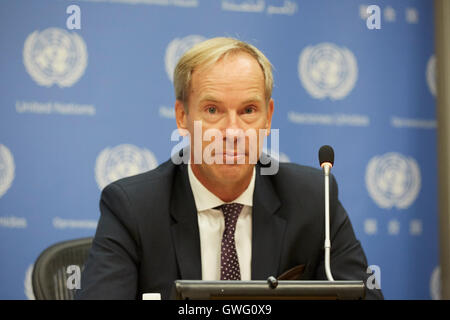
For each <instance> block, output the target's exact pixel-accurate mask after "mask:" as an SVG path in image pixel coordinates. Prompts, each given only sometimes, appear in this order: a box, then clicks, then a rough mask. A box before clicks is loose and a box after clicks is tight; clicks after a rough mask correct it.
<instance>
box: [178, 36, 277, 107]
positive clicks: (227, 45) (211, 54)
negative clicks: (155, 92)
mask: <svg viewBox="0 0 450 320" xmlns="http://www.w3.org/2000/svg"><path fill="white" fill-rule="evenodd" d="M238 52H245V53H248V54H250V55H251V56H252V57H254V58H255V59H256V61H257V62H258V63H259V65H260V67H261V69H262V71H263V74H264V86H265V98H266V102H268V101H269V100H270V98H271V97H272V88H273V76H272V65H271V64H270V61H269V60H268V59H267V58H266V56H265V55H264V54H263V53H262V52H261V51H259V50H258V49H257V48H256V47H254V46H253V45H251V44H249V43H246V42H243V41H240V40H237V39H233V38H223V37H218V38H212V39H208V40H206V41H203V42H200V43H198V44H196V45H195V46H193V47H192V48H191V49H189V50H188V51H187V52H186V53H185V54H184V55H183V56H182V57H181V58H180V60H179V61H178V63H177V66H176V67H175V71H174V76H173V79H174V80H173V84H174V87H175V97H176V99H177V100H180V101H182V102H183V103H184V105H185V107H186V106H187V101H188V99H189V90H190V86H191V75H192V72H193V71H194V69H195V68H197V67H200V66H201V67H207V66H210V65H212V64H214V63H216V62H217V61H218V60H220V59H221V58H223V57H225V56H227V55H229V54H232V53H238Z"/></svg>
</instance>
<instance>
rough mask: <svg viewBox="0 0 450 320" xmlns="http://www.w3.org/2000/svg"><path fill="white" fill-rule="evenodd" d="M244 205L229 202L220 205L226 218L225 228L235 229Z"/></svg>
mask: <svg viewBox="0 0 450 320" xmlns="http://www.w3.org/2000/svg"><path fill="white" fill-rule="evenodd" d="M243 207H244V205H243V204H240V203H228V204H223V205H221V206H220V208H221V209H222V212H223V216H224V218H225V228H232V229H234V228H235V227H236V222H237V219H238V218H239V214H240V213H241V211H242V208H243Z"/></svg>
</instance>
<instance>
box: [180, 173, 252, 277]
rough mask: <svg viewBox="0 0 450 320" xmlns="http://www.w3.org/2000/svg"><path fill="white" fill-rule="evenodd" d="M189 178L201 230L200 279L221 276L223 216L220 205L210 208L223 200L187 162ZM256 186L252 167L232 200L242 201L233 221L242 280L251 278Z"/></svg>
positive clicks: (220, 203)
mask: <svg viewBox="0 0 450 320" xmlns="http://www.w3.org/2000/svg"><path fill="white" fill-rule="evenodd" d="M188 172H189V182H190V184H191V189H192V193H193V194H194V200H195V206H196V207H197V213H198V227H199V232H200V250H201V259H202V279H203V280H220V252H221V250H220V249H221V243H222V235H223V231H224V229H225V219H224V217H223V213H222V211H221V210H219V209H213V208H215V207H218V206H220V205H222V204H224V203H225V202H223V201H222V200H220V199H219V198H218V197H217V196H216V195H215V194H213V193H212V192H211V191H209V190H208V189H207V188H206V187H205V186H204V185H203V184H202V183H201V182H200V181H199V180H198V179H197V177H196V176H195V174H194V173H193V172H192V169H191V165H190V164H189V165H188ZM254 189H255V168H253V176H252V179H251V180H250V183H249V185H248V187H247V189H245V191H244V192H243V193H242V194H241V195H240V196H239V197H238V198H236V199H235V200H234V201H232V202H233V203H240V204H243V205H244V207H243V208H242V211H241V214H240V215H239V218H238V220H237V223H236V232H235V237H234V238H235V241H236V251H237V255H238V259H239V267H240V270H241V280H250V279H251V258H252V206H253V191H254Z"/></svg>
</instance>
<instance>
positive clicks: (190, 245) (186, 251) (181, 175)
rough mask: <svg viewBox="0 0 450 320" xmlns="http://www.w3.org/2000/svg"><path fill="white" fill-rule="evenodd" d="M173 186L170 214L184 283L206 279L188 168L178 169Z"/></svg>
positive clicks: (180, 166)
mask: <svg viewBox="0 0 450 320" xmlns="http://www.w3.org/2000/svg"><path fill="white" fill-rule="evenodd" d="M176 170H177V172H176V174H175V178H174V183H173V193H172V199H171V210H170V214H171V216H172V218H173V220H174V223H173V224H172V226H171V232H172V238H173V243H174V246H175V252H176V256H177V261H178V266H179V269H180V275H181V279H187V280H199V279H201V278H202V270H201V268H202V267H201V253H200V234H199V230H198V218H197V209H196V207H195V201H194V196H193V194H192V190H191V186H190V184H189V178H188V173H187V167H186V165H185V164H182V165H179V166H177V169H176Z"/></svg>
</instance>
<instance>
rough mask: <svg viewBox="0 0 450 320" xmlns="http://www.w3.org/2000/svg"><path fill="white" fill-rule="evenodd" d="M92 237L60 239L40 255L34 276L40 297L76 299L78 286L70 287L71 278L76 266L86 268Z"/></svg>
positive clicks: (33, 281) (47, 298)
mask: <svg viewBox="0 0 450 320" xmlns="http://www.w3.org/2000/svg"><path fill="white" fill-rule="evenodd" d="M92 240H93V238H92V237H89V238H81V239H75V240H69V241H64V242H59V243H56V244H54V245H52V246H50V247H48V248H47V249H45V250H44V251H43V252H42V253H41V254H40V255H39V257H38V258H37V260H36V262H35V264H34V268H33V274H32V277H31V278H32V284H33V293H34V296H35V298H36V299H37V300H73V299H74V296H75V291H76V289H75V288H72V287H73V286H70V285H69V286H68V285H67V280H68V279H69V277H71V276H72V275H73V274H75V269H76V268H79V269H78V270H79V271H83V269H84V264H85V261H86V260H87V257H88V254H89V249H90V248H91V246H92ZM69 266H70V268H69V270H68V267H69ZM77 266H78V267H77ZM70 280H71V279H70Z"/></svg>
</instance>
